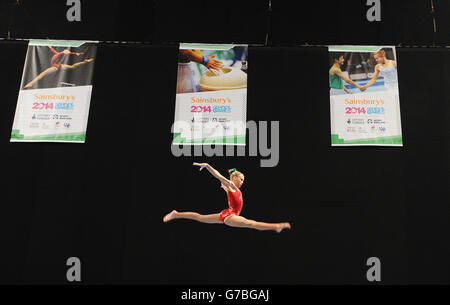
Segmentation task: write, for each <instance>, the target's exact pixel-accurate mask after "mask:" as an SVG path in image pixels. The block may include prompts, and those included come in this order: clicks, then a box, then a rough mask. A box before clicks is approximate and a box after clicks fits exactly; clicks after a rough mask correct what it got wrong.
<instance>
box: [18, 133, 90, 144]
mask: <svg viewBox="0 0 450 305" xmlns="http://www.w3.org/2000/svg"><path fill="white" fill-rule="evenodd" d="M11 140H18V141H38V140H42V141H67V142H84V141H85V140H86V133H85V132H81V133H66V134H49V135H42V136H31V137H26V136H24V135H23V134H20V133H19V130H13V131H12V133H11Z"/></svg>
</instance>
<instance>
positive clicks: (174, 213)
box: [163, 210, 178, 222]
mask: <svg viewBox="0 0 450 305" xmlns="http://www.w3.org/2000/svg"><path fill="white" fill-rule="evenodd" d="M177 213H178V212H177V211H176V210H173V211H172V212H170V213H169V214H167V215H166V216H164V218H163V221H164V222H168V221H171V220H172V219H175V216H176V214H177Z"/></svg>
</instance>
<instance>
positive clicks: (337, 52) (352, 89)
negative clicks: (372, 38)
mask: <svg viewBox="0 0 450 305" xmlns="http://www.w3.org/2000/svg"><path fill="white" fill-rule="evenodd" d="M328 54H329V70H328V76H329V86H330V112H331V145H332V146H346V145H348V146H359V145H361V146H364V145H375V146H402V145H403V144H402V143H403V141H402V128H401V118H400V99H399V89H398V74H397V56H396V52H395V47H392V46H386V47H383V46H329V47H328Z"/></svg>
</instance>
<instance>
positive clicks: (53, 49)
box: [11, 40, 97, 143]
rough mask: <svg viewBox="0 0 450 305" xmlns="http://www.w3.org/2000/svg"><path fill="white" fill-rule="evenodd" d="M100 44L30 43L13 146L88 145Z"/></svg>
mask: <svg viewBox="0 0 450 305" xmlns="http://www.w3.org/2000/svg"><path fill="white" fill-rule="evenodd" d="M96 53H97V44H96V43H93V42H90V43H87V42H82V41H51V40H31V41H30V43H29V44H28V52H27V56H26V59H25V66H24V69H23V75H22V82H21V85H20V92H19V98H18V100H17V107H16V114H15V117H14V123H13V128H12V133H11V142H77V143H84V142H85V140H86V129H87V121H88V115H89V105H90V101H91V92H92V77H93V73H94V62H95V56H96Z"/></svg>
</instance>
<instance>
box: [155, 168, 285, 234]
mask: <svg viewBox="0 0 450 305" xmlns="http://www.w3.org/2000/svg"><path fill="white" fill-rule="evenodd" d="M193 165H195V166H199V167H200V170H202V169H204V168H206V169H207V170H208V171H209V172H210V173H211V174H212V175H213V176H214V177H216V178H217V179H219V181H220V183H221V184H222V185H221V187H222V188H223V189H224V190H225V191H226V192H227V196H228V206H229V207H228V209H225V210H223V211H222V212H220V213H217V214H208V215H201V214H199V213H196V212H178V211H176V210H173V211H172V212H170V213H169V214H167V215H166V216H164V218H163V221H164V222H168V221H171V220H173V219H182V218H184V219H192V220H196V221H199V222H203V223H224V224H226V225H228V226H231V227H239V228H252V229H256V230H274V231H276V232H278V233H280V232H281V231H282V230H283V229H290V228H291V225H290V224H289V223H288V222H281V223H266V222H259V221H255V220H250V219H247V218H244V217H242V216H239V214H240V213H241V210H242V205H243V200H242V193H241V191H240V188H241V186H242V184H244V175H243V174H242V173H241V172H239V171H237V170H236V169H235V168H234V169H230V170H229V174H230V179H226V178H225V177H223V176H222V175H221V174H220V173H219V172H218V171H217V170H215V169H214V168H213V167H212V166H211V165H209V164H208V163H195V162H194V164H193Z"/></svg>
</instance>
